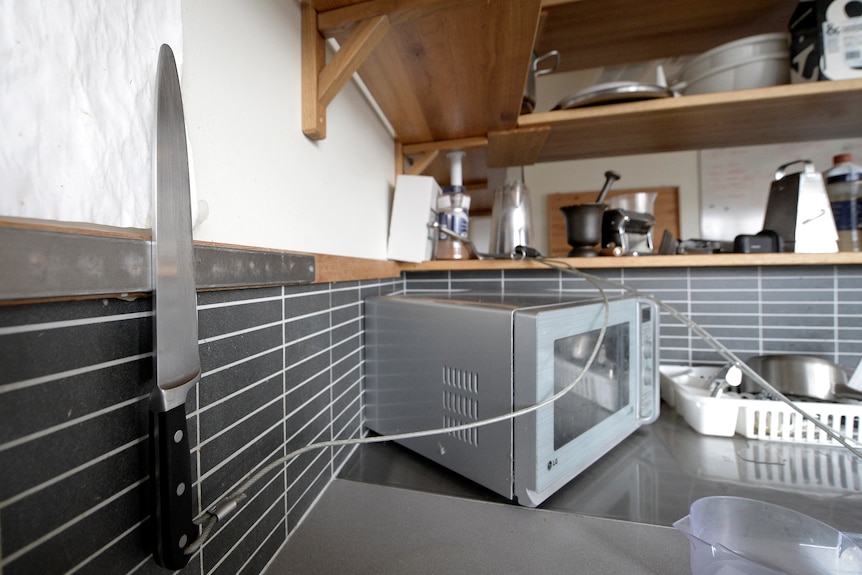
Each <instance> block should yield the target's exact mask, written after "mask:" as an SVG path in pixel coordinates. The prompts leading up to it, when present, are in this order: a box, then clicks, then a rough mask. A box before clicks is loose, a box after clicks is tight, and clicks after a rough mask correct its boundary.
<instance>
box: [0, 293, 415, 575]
mask: <svg viewBox="0 0 862 575" xmlns="http://www.w3.org/2000/svg"><path fill="white" fill-rule="evenodd" d="M402 287H403V282H402V281H401V280H379V281H364V282H350V283H341V284H329V285H325V284H324V285H310V286H301V287H294V286H287V287H274V288H261V289H247V290H232V291H214V292H204V293H200V294H199V295H198V317H199V338H200V353H201V362H202V369H203V376H202V378H201V381H200V383H199V385H198V386H196V387H195V389H194V390H193V391H192V392H191V393H190V394H189V398H188V401H187V407H186V408H187V412H188V414H189V417H188V424H189V434H190V437H191V443H192V477H193V478H195V479H196V481H195V504H196V505H198V502H199V504H200V508H206V507H207V506H209V505H211V504H212V503H213V502H214V501H216V500H217V499H218V498H220V497H221V496H222V495H224V494H225V493H226V492H227V491H230V490H233V489H234V488H236V487H237V484H238V482H239V481H240V480H241V479H242V478H243V477H244V476H245V475H246V474H247V473H248V472H249V471H251V470H252V469H253V468H258V467H260V466H262V464H263V463H264V462H269V461H272V460H275V459H277V458H279V457H281V456H283V455H285V454H287V453H289V452H291V451H292V450H294V449H295V448H297V447H300V446H304V445H306V444H307V443H310V442H313V441H321V440H330V439H339V438H346V437H355V436H357V435H358V434H359V433H360V430H361V406H360V401H361V399H360V396H361V384H362V375H363V366H362V354H363V349H362V346H363V331H362V330H363V317H362V304H361V302H362V300H363V298H364V297H365V296H367V295H369V294H380V293H388V292H391V291H394V290H396V289H401V288H402ZM152 321H153V317H152V309H151V300H150V299H149V298H142V299H138V300H134V301H128V302H127V301H122V300H117V299H105V300H87V301H76V302H64V303H43V304H34V305H27V306H7V307H0V365H2V369H0V573H2V574H3V575H17V574H31V573H46V574H47V573H67V572H80V573H157V572H164V571H163V570H161V569H160V568H158V567H157V566H156V565H155V563H154V562H153V560H152V557H151V555H150V547H149V540H148V539H149V533H150V529H151V524H150V521H151V520H150V518H149V506H148V503H147V497H148V495H147V493H148V488H149V485H148V483H149V477H148V470H147V436H148V423H147V401H148V397H149V394H150V391H151V389H152V385H153V382H152ZM349 452H350V450H349V448H341V449H340V450H333V449H332V448H326V449H321V450H319V451H315V452H311V453H308V454H306V455H304V456H301V457H300V458H298V459H296V460H294V461H292V462H290V463H289V464H288V465H287V468H286V471H282V472H277V473H273V474H271V475H270V476H268V477H266V478H264V479H262V480H261V481H260V482H259V483H258V484H257V485H255V486H254V487H253V488H252V489H251V490H250V491H249V493H248V497H249V499H248V500H247V501H246V502H245V503H244V504H243V505H242V506H241V508H240V511H239V512H238V513H236V514H235V515H234V516H232V517H230V518H228V519H227V520H226V521H225V522H224V525H222V526H219V528H218V530H217V531H216V533H215V535H214V536H213V537H212V538H211V539H210V541H209V542H208V543H207V545H206V546H205V547H204V548H203V550H202V553H201V554H200V555H199V556H197V557H195V558H194V559H193V560H192V561H191V563H190V564H189V566H188V567H186V569H185V570H184V572H189V573H231V574H233V573H260V572H261V571H262V569H263V568H264V566H265V565H266V564H267V563H268V562H269V561H270V559H271V558H272V556H273V555H274V554H275V552H276V551H277V550H278V548H279V547H280V546H281V544H282V543H283V542H284V540H285V538H286V536H287V535H288V533H289V532H290V531H291V530H293V529H294V528H295V527H296V525H297V523H298V522H299V521H300V520H301V519H302V516H303V514H304V513H305V512H306V511H307V510H308V509H309V508H310V507H311V505H312V504H313V503H314V501H315V500H316V498H317V497H318V495H319V494H320V493H321V491H322V490H323V488H324V487H325V486H326V485H327V484H328V482H329V481H330V479H331V478H332V477H333V476H334V474H335V473H336V472H337V470H338V469H339V467H340V466H341V465H342V464H343V463H344V461H345V459H346V457H347V455H348V454H349Z"/></svg>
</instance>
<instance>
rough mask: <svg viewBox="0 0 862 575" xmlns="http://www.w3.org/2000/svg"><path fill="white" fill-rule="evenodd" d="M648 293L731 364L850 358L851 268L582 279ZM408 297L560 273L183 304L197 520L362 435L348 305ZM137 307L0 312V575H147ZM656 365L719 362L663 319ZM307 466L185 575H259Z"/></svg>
mask: <svg viewBox="0 0 862 575" xmlns="http://www.w3.org/2000/svg"><path fill="white" fill-rule="evenodd" d="M595 273H596V274H597V275H603V276H605V277H608V278H610V279H614V280H617V281H623V282H624V283H626V284H628V285H631V286H634V287H637V288H638V289H641V290H643V291H645V292H648V293H651V294H654V295H656V296H658V297H659V298H661V299H662V300H664V301H665V302H666V303H668V304H670V305H672V306H674V307H676V308H677V309H679V310H680V311H682V312H685V313H686V314H688V315H690V316H691V317H692V318H693V319H694V320H695V321H697V322H698V323H700V324H701V325H702V326H703V327H705V328H706V329H707V330H708V331H709V332H710V333H712V334H713V335H715V336H717V337H718V338H719V339H720V340H721V341H722V342H723V343H725V344H726V345H728V346H729V347H730V348H731V349H732V350H733V351H734V352H737V353H739V354H740V355H743V356H746V357H747V356H749V355H753V354H756V353H762V352H768V353H772V352H785V351H787V352H795V353H812V354H817V355H823V356H827V357H830V358H833V359H835V360H838V361H839V362H840V363H842V364H843V365H845V366H848V367H850V366H854V365H855V364H856V362H857V361H858V360H859V358H860V355H862V266H839V267H832V266H823V267H764V268H710V269H700V268H690V269H685V268H674V269H623V270H601V271H596V272H595ZM403 289H407V290H408V291H412V290H427V289H432V290H447V291H448V290H456V289H477V290H488V289H497V290H506V291H541V290H566V291H571V292H577V293H585V294H594V293H595V292H594V288H593V287H592V286H591V285H590V284H588V283H586V282H585V281H584V280H582V279H575V278H572V277H569V276H567V275H565V274H562V273H561V272H558V271H553V270H549V271H492V272H491V271H488V272H486V271H482V272H458V273H455V272H440V273H436V272H435V273H410V274H406V275H405V276H404V278H403V279H395V280H389V279H386V280H376V281H363V282H349V283H339V284H323V285H307V286H300V287H296V286H286V287H274V288H260V289H247V290H231V291H213V292H204V293H201V294H199V297H198V317H199V337H200V352H201V360H202V367H203V377H202V379H201V382H200V384H199V385H198V386H197V387H196V388H195V390H194V391H193V392H192V393H191V394H190V396H189V399H188V403H187V409H188V412H189V419H188V422H189V431H190V435H191V440H192V456H193V458H192V474H193V477H194V478H196V481H195V504H196V505H197V506H199V508H205V507H207V506H209V505H210V504H212V503H213V502H214V501H215V500H217V499H218V498H219V497H220V496H221V495H223V494H224V493H225V492H227V491H231V490H232V489H233V488H235V487H236V486H237V484H238V482H239V481H240V480H241V479H242V478H243V477H244V476H245V474H246V473H247V472H248V471H250V470H251V469H252V468H259V467H260V466H261V465H262V464H263V463H264V462H268V461H273V460H275V459H277V458H279V457H281V456H283V455H285V454H286V453H288V452H290V451H292V450H294V449H295V448H297V447H300V446H303V445H305V444H307V443H309V442H313V441H320V440H328V439H334V438H345V437H355V436H357V435H358V434H359V433H360V432H361V425H362V421H361V389H362V379H363V373H364V367H363V340H364V338H363V314H362V310H363V306H362V301H363V299H364V298H365V297H366V296H368V295H372V294H375V295H376V294H381V293H390V292H394V291H400V290H403ZM150 303H151V302H150V300H149V299H148V298H143V299H138V300H134V301H129V302H127V301H122V300H116V299H111V300H87V301H77V302H66V303H43V304H34V305H27V306H6V307H0V366H2V367H0V573H2V575H17V574H22V573H27V574H29V573H61V572H73V573H74V572H80V573H161V572H163V571H162V570H161V569H159V568H158V567H157V566H156V565H155V564H154V563H153V560H152V557H151V555H150V551H149V543H148V536H149V531H150V527H151V525H150V519H149V506H148V504H147V489H148V487H149V485H148V482H149V478H148V472H147V434H148V429H147V400H148V396H149V394H150V391H151V387H152V385H153V383H152V367H151V366H152V343H151V338H152V320H153V318H152V311H151V307H150ZM661 348H662V349H661V354H662V361H664V362H673V363H691V362H695V363H701V362H718V361H721V360H720V359H719V357H718V356H717V355H716V354H715V353H714V352H713V351H712V350H710V349H709V348H708V347H707V346H706V344H704V343H703V342H701V341H699V340H698V339H697V338H696V337H694V336H693V335H692V334H690V333H689V331H688V329H687V328H685V327H684V326H682V325H681V324H679V323H678V322H677V321H676V320H674V319H672V318H671V317H670V316H669V315H666V314H663V316H662V338H661ZM349 453H350V449H349V448H341V449H339V450H333V449H331V448H327V449H322V450H320V451H317V452H310V453H307V454H305V455H303V456H301V457H299V458H298V459H296V460H294V461H293V462H291V463H290V464H289V465H287V467H286V470H284V471H283V472H279V473H273V474H272V475H270V476H268V477H266V478H264V479H263V480H261V482H260V483H258V484H257V485H256V486H254V487H253V488H252V489H251V490H250V492H249V493H248V496H249V499H248V500H247V501H246V502H245V504H244V505H243V506H242V507H241V508H240V511H239V512H238V513H236V514H235V515H234V516H231V517H230V518H228V519H227V521H225V522H224V524H223V525H221V526H219V528H218V530H217V531H216V533H215V535H214V536H213V537H212V539H211V540H210V541H209V542H208V543H207V545H206V546H205V547H204V549H203V551H202V553H201V554H200V555H199V556H196V557H195V558H194V559H193V560H192V562H191V563H190V565H189V567H187V568H186V569H185V570H184V571H185V572H189V573H207V574H209V573H231V574H232V573H259V572H261V570H262V569H263V568H264V566H265V565H266V564H267V563H268V562H269V561H270V559H271V558H272V556H273V555H274V554H275V553H276V552H277V550H278V549H279V548H280V546H281V544H282V543H283V542H284V540H285V538H286V537H287V535H288V534H289V533H290V532H291V531H292V530H293V529H294V528H295V527H296V526H297V524H298V523H299V521H301V519H302V517H303V515H304V514H305V513H306V512H307V511H308V509H309V508H310V507H311V506H312V505H313V504H314V502H315V500H316V498H317V497H318V496H319V495H320V493H321V492H322V490H323V489H324V488H325V486H326V485H327V484H328V482H329V481H330V479H331V478H332V477H333V476H334V475H335V474H336V473H337V471H338V469H339V468H340V466H341V465H342V464H343V463H344V461H345V459H346V457H347V456H348V455H349Z"/></svg>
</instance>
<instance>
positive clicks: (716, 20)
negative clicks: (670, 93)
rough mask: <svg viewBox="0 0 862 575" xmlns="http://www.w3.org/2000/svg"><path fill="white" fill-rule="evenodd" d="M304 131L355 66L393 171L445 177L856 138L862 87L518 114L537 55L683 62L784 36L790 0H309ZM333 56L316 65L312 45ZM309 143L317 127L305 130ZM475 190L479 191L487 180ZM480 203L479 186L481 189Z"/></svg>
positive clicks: (799, 87)
mask: <svg viewBox="0 0 862 575" xmlns="http://www.w3.org/2000/svg"><path fill="white" fill-rule="evenodd" d="M308 1H309V2H310V3H309V4H306V5H305V7H304V11H303V30H304V32H303V94H304V97H303V115H304V125H306V124H311V125H312V126H313V125H314V124H317V125H318V127H319V126H320V125H321V122H320V119H321V114H322V116H323V122H322V126H323V134H324V135H325V105H326V103H327V102H328V101H331V98H332V97H334V94H335V93H337V91H338V89H339V87H340V85H341V84H343V82H346V81H347V79H348V78H349V77H350V74H352V72H353V71H358V74H359V76H360V77H361V79H362V81H363V83H364V84H365V85H366V86H367V88H368V90H369V92H370V93H371V95H372V96H373V97H374V99H375V101H376V102H377V103H378V105H379V106H380V109H381V110H382V112H383V114H384V115H385V116H386V118H387V119H388V120H389V122H390V124H391V125H392V128H393V131H394V133H395V137H396V140H397V141H398V160H399V166H398V169H399V172H401V171H402V170H403V171H404V172H407V173H427V174H431V175H434V176H435V177H436V178H437V179H438V181H440V182H441V183H444V184H445V183H447V182H448V164H447V161H446V159H445V154H444V153H443V152H445V151H448V150H451V149H465V150H466V151H467V158H466V160H465V164H464V181H465V184H468V186H470V185H472V187H473V188H480V189H481V186H482V184H483V183H484V182H486V181H487V173H488V170H489V169H490V168H498V167H507V166H520V165H530V164H534V163H537V162H550V161H560V160H569V159H580V158H591V157H601V156H608V155H628V154H644V153H654V152H666V151H674V150H685V149H703V148H715V147H729V146H744V145H759V144H771V143H779V142H799V141H813V140H822V139H833V138H846V137H858V136H862V106H860V105H859V102H860V98H862V80H845V81H838V82H818V83H810V84H796V85H784V86H775V87H771V88H763V89H757V90H741V91H735V92H723V93H715V94H703V95H693V96H682V97H679V98H668V99H661V100H650V101H642V102H631V103H624V104H614V105H607V106H598V107H592V108H583V109H576V110H564V111H551V112H539V113H533V114H529V115H522V116H519V111H520V103H521V97H522V94H523V89H524V85H525V82H526V78H527V73H528V71H529V65H530V59H531V55H532V53H533V50H534V48H535V49H536V51H537V52H538V53H544V52H545V51H547V50H550V49H556V50H559V51H560V52H561V54H562V58H561V65H560V70H561V71H568V70H576V69H586V68H593V67H599V66H607V65H616V64H625V63H632V62H639V61H645V60H649V59H655V58H662V57H672V56H681V55H687V54H692V53H698V52H702V51H705V50H708V49H710V48H712V47H715V46H717V45H719V44H722V43H724V42H728V41H731V40H734V39H737V38H741V37H745V36H749V35H754V34H761V33H769V32H780V31H785V30H787V26H788V21H789V18H790V16H791V14H792V12H793V10H794V7H795V6H796V4H797V0H698V1H696V2H693V1H691V0H651V1H644V0H568V1H564V0H366V1H362V0H308ZM324 38H334V39H336V40H337V41H338V43H339V45H340V47H341V48H340V50H339V51H338V52H337V53H336V55H335V57H333V58H332V59H331V60H330V61H329V62H328V63H326V64H324V57H323V56H322V54H323V39H324ZM306 133H308V134H309V136H310V137H319V136H320V135H321V134H320V133H319V130H317V129H316V128H314V127H312V129H309V130H307V132H306ZM486 187H487V186H486ZM486 193H487V190H486Z"/></svg>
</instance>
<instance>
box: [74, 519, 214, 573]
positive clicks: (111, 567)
mask: <svg viewBox="0 0 862 575" xmlns="http://www.w3.org/2000/svg"><path fill="white" fill-rule="evenodd" d="M152 525H153V524H152V522H151V520H150V519H146V520H144V522H143V523H142V524H141V525H138V526H136V527H133V528H132V529H131V530H130V531H129V532H128V533H126V534H124V535H123V536H121V537H119V538H118V539H117V540H116V541H115V542H114V543H113V544H112V545H111V546H110V547H108V548H107V549H105V550H104V551H101V552H100V553H99V554H98V555H96V556H95V557H93V558H92V559H91V560H90V561H88V562H87V564H86V566H84V568H83V569H81V571H80V572H81V573H94V574H95V573H131V572H134V573H135V575H159V574H160V573H161V574H163V573H164V572H165V570H164V569H163V568H162V567H159V566H158V565H156V563H155V561H153V559H152V558H150V559H147V560H146V562H144V563H143V564H142V565H140V566H139V567H138V565H139V564H141V562H142V561H144V560H145V559H146V558H147V555H149V554H150V553H151V547H152V543H151V539H152ZM198 567H199V561H198V560H197V559H192V561H191V562H190V564H189V565H187V566H186V568H185V569H183V570H182V571H181V573H183V574H184V575H191V574H192V573H199V572H200V570H199V569H198Z"/></svg>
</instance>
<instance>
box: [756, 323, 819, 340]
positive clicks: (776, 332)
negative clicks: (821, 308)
mask: <svg viewBox="0 0 862 575" xmlns="http://www.w3.org/2000/svg"><path fill="white" fill-rule="evenodd" d="M834 337H835V331H834V330H833V329H832V328H831V327H827V328H816V327H813V326H801V327H784V326H783V327H777V328H773V327H768V326H764V328H763V338H764V339H776V340H785V339H786V340H801V339H814V340H818V341H832V340H833V338H834Z"/></svg>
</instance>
